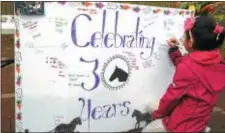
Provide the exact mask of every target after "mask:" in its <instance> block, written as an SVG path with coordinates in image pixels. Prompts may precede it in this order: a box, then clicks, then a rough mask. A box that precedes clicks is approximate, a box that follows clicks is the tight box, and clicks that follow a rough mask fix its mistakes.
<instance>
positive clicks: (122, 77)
mask: <svg viewBox="0 0 225 133" xmlns="http://www.w3.org/2000/svg"><path fill="white" fill-rule="evenodd" d="M116 78H118V79H119V82H126V81H127V78H128V73H127V72H125V71H124V70H122V69H121V68H118V67H117V66H116V68H115V70H114V72H113V73H112V75H111V76H110V78H109V81H110V82H113V81H114V80H115V79H116Z"/></svg>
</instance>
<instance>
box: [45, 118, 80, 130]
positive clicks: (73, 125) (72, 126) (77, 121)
mask: <svg viewBox="0 0 225 133" xmlns="http://www.w3.org/2000/svg"><path fill="white" fill-rule="evenodd" d="M77 125H82V122H81V118H80V117H76V118H74V119H73V120H72V121H71V122H70V123H69V124H64V123H62V124H59V125H58V126H57V127H56V128H54V129H53V130H51V131H49V132H52V131H55V133H73V132H74V130H75V129H76V126H77ZM49 132H48V133H49Z"/></svg>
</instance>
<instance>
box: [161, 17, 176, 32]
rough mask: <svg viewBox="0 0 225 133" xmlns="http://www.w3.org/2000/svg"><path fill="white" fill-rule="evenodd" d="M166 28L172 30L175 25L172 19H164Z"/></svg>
mask: <svg viewBox="0 0 225 133" xmlns="http://www.w3.org/2000/svg"><path fill="white" fill-rule="evenodd" d="M163 24H164V29H165V30H168V31H169V30H171V29H172V28H173V26H174V21H173V20H172V19H166V20H164V21H163Z"/></svg>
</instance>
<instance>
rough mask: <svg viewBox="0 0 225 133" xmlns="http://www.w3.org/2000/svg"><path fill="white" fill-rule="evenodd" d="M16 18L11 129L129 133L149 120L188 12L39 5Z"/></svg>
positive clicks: (97, 5)
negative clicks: (36, 11) (171, 44)
mask: <svg viewBox="0 0 225 133" xmlns="http://www.w3.org/2000/svg"><path fill="white" fill-rule="evenodd" d="M44 7H45V13H44V15H43V16H23V15H21V16H17V20H18V21H17V25H16V26H17V29H16V34H15V47H16V50H15V52H16V53H15V55H16V79H15V80H16V81H15V84H16V94H17V95H16V130H17V131H20V132H21V131H22V132H24V131H30V132H35V131H39V132H49V131H51V132H57V131H59V132H62V131H63V132H65V131H68V132H73V131H74V132H95V131H96V132H97V131H98V132H100V131H101V132H103V131H107V132H128V131H132V130H135V129H139V128H142V127H143V126H144V125H145V124H146V123H148V122H149V121H148V119H145V118H144V117H143V115H146V105H147V103H148V101H149V100H150V99H156V100H159V98H160V97H161V96H162V95H163V93H164V92H165V90H166V89H167V86H168V85H169V83H170V82H171V79H172V76H173V73H174V66H173V64H172V63H171V61H170V60H169V58H168V55H167V51H168V46H167V44H166V40H167V39H168V38H170V37H177V38H181V37H182V33H183V22H184V19H185V18H186V17H188V16H190V15H193V13H191V12H189V11H187V10H178V9H169V8H158V7H149V6H140V5H129V4H119V3H100V2H97V3H96V2H85V3H82V2H45V4H44Z"/></svg>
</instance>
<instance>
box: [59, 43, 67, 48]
mask: <svg viewBox="0 0 225 133" xmlns="http://www.w3.org/2000/svg"><path fill="white" fill-rule="evenodd" d="M68 46H69V45H68V44H66V43H62V44H61V45H60V47H61V48H62V49H66V48H67V47H68Z"/></svg>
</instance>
